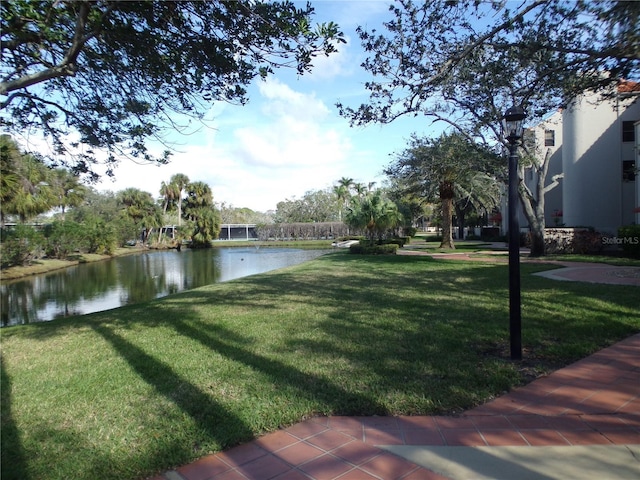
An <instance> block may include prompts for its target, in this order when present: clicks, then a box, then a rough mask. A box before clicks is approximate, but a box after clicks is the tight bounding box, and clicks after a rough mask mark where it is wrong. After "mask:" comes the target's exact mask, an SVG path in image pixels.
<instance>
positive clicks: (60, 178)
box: [50, 168, 87, 220]
mask: <svg viewBox="0 0 640 480" xmlns="http://www.w3.org/2000/svg"><path fill="white" fill-rule="evenodd" d="M50 183H51V187H52V190H53V194H54V196H55V199H56V204H57V205H56V206H57V207H58V208H60V210H61V213H62V220H64V216H65V211H66V209H67V207H77V206H79V205H81V204H82V202H83V201H84V199H85V197H86V195H87V188H86V187H85V186H84V185H82V184H81V183H80V181H79V179H78V177H77V176H75V175H73V174H72V173H71V172H70V171H69V170H66V169H64V168H56V169H55V170H53V172H52V175H51V177H50Z"/></svg>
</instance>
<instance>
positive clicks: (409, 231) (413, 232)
mask: <svg viewBox="0 0 640 480" xmlns="http://www.w3.org/2000/svg"><path fill="white" fill-rule="evenodd" d="M403 230H404V233H405V235H407V237H415V236H416V233H418V229H417V228H416V227H404V228H403ZM407 243H409V242H407Z"/></svg>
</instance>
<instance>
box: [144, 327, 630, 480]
mask: <svg viewBox="0 0 640 480" xmlns="http://www.w3.org/2000/svg"><path fill="white" fill-rule="evenodd" d="M394 444H400V445H450V446H453V445H464V446H527V445H529V446H553V445H557V446H570V445H629V444H640V334H637V335H634V336H632V337H630V338H628V339H626V340H624V341H622V342H619V343H617V344H616V345H613V346H612V347H609V348H606V349H604V350H602V351H600V352H598V353H596V354H594V355H592V356H590V357H588V358H586V359H584V360H581V361H579V362H576V363H574V364H573V365H570V366H568V367H566V368H563V369H561V370H558V371H557V372H554V373H552V374H551V375H549V376H546V377H543V378H540V379H538V380H535V381H534V382H532V383H530V384H529V385H526V386H524V387H522V388H518V389H516V390H514V391H513V392H511V393H508V394H506V395H504V396H502V397H499V398H497V399H495V400H493V401H491V402H489V403H487V404H485V405H482V406H480V407H477V408H474V409H472V410H469V411H467V412H465V413H464V414H463V415H462V416H459V417H447V416H429V417H427V416H416V417H318V418H313V419H310V420H307V421H304V422H301V423H298V424H296V425H293V426H292V427H289V428H287V429H284V430H280V431H278V432H274V433H271V434H268V435H265V436H263V437H261V438H259V439H257V440H256V441H254V442H251V443H248V444H246V445H242V446H239V447H236V448H234V449H231V450H229V451H226V452H222V453H219V454H216V455H210V456H208V457H204V458H202V459H200V460H198V461H197V462H194V463H192V464H190V465H186V466H184V467H181V468H178V469H177V470H173V471H170V472H166V473H165V474H163V475H160V476H158V477H156V478H155V479H154V480H182V479H184V480H223V479H242V480H268V479H280V480H285V479H287V480H298V479H306V480H371V479H376V480H417V479H420V480H446V478H445V477H443V476H441V475H438V474H436V473H434V472H431V471H429V470H427V469H425V468H423V467H419V466H417V465H415V464H413V463H411V462H409V461H408V460H405V459H403V458H401V457H398V456H395V455H392V454H390V453H388V452H386V451H384V450H382V449H381V448H378V447H377V445H394Z"/></svg>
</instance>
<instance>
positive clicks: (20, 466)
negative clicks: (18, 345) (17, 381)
mask: <svg viewBox="0 0 640 480" xmlns="http://www.w3.org/2000/svg"><path fill="white" fill-rule="evenodd" d="M0 367H1V369H2V372H1V377H0V383H1V385H2V388H1V389H0V395H1V398H2V403H1V411H2V415H1V418H2V422H1V426H0V437H1V440H0V443H2V449H0V452H1V456H0V457H1V462H2V463H1V465H0V466H1V467H2V468H1V470H0V472H1V473H0V477H2V478H3V479H4V480H14V479H15V480H29V479H30V478H31V476H30V475H29V473H28V470H27V461H26V454H25V452H24V450H23V448H22V441H21V439H20V431H19V430H18V427H17V425H16V422H15V419H14V418H13V413H12V407H13V405H12V398H11V390H12V386H11V378H10V377H9V374H8V373H7V371H6V369H5V365H4V360H3V359H2V357H0Z"/></svg>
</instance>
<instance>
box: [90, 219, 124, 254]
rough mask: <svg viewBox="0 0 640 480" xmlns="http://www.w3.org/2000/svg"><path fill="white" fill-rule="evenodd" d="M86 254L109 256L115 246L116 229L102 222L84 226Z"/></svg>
mask: <svg viewBox="0 0 640 480" xmlns="http://www.w3.org/2000/svg"><path fill="white" fill-rule="evenodd" d="M83 230H84V232H85V238H86V247H87V253H103V254H106V255H111V254H112V253H113V252H114V250H115V247H116V244H117V235H116V229H115V228H114V227H113V226H112V225H108V224H106V223H105V222H103V221H102V220H98V221H96V222H92V223H87V224H86V225H85V226H84V229H83Z"/></svg>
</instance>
